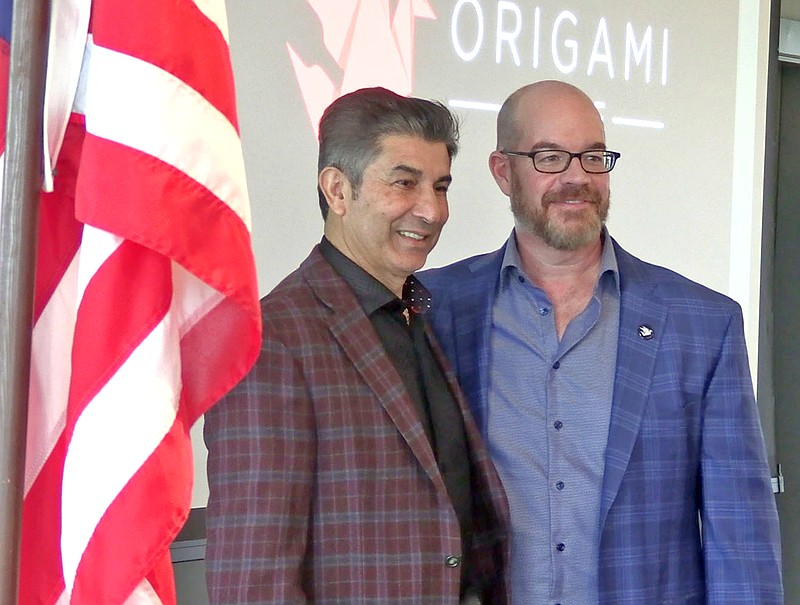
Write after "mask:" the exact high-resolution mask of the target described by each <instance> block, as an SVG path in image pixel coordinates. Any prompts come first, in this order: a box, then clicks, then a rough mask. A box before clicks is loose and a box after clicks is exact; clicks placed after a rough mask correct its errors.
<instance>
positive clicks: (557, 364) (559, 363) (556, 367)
mask: <svg viewBox="0 0 800 605" xmlns="http://www.w3.org/2000/svg"><path fill="white" fill-rule="evenodd" d="M560 367H561V362H560V361H557V362H555V363H554V364H553V369H554V370H557V369H558V368H560Z"/></svg>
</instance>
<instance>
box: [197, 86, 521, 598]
mask: <svg viewBox="0 0 800 605" xmlns="http://www.w3.org/2000/svg"><path fill="white" fill-rule="evenodd" d="M319 133H320V150H319V162H318V186H319V203H320V208H321V210H322V215H323V218H324V219H325V235H324V237H323V238H322V241H321V242H320V244H319V245H318V246H316V247H315V248H314V249H313V250H312V251H311V254H310V255H309V257H308V258H307V259H306V260H305V261H304V262H303V263H302V264H301V266H300V267H299V268H298V269H297V270H296V271H295V272H293V273H292V274H291V275H289V276H288V277H287V278H286V279H285V280H284V281H283V282H282V283H281V284H279V285H278V286H277V287H276V288H275V289H274V290H273V291H272V292H271V293H270V294H268V295H267V296H266V297H265V298H264V299H263V301H262V315H263V323H264V341H263V344H262V349H261V356H260V357H259V359H258V361H257V363H256V365H255V367H254V369H253V370H252V371H251V372H250V374H249V375H248V376H247V377H246V378H245V380H244V381H243V382H242V383H241V384H239V385H238V386H237V387H236V388H235V389H234V390H233V391H232V392H231V393H230V394H229V395H228V396H226V397H225V398H224V399H223V400H222V401H221V402H220V403H218V404H217V405H216V406H214V407H213V408H212V409H211V411H210V412H208V413H207V415H206V425H205V439H206V444H207V446H208V450H209V458H208V479H209V487H210V495H209V502H208V509H207V510H208V546H207V554H206V560H207V570H208V571H207V581H208V588H209V597H210V600H211V603H213V604H215V605H222V604H226V605H227V604H244V603H252V604H256V603H258V604H260V605H264V604H268V603H316V604H319V605H325V604H334V603H341V604H348V605H357V604H362V605H393V604H396V605H401V604H402V605H409V604H431V605H442V604H453V605H456V604H458V603H463V604H471V605H472V604H481V603H483V604H497V605H500V604H503V603H505V602H506V598H505V584H504V576H503V572H504V563H505V560H506V537H505V533H506V530H507V514H508V513H507V505H506V502H505V497H504V495H503V492H502V488H501V486H500V482H499V478H498V476H497V475H496V473H495V471H494V469H493V467H492V465H491V463H490V461H489V458H488V454H487V452H486V450H485V449H484V447H483V445H482V444H481V442H480V439H479V437H478V433H477V429H476V427H475V425H474V423H473V421H472V419H471V418H470V416H469V414H468V412H467V411H466V405H465V402H464V400H463V397H462V395H461V391H460V390H459V388H458V386H457V385H456V383H455V381H454V379H453V377H452V372H451V371H450V370H449V369H448V366H447V364H446V362H445V359H444V357H443V355H442V353H441V351H440V349H439V347H438V345H437V344H436V342H435V341H434V340H433V337H432V334H431V333H430V331H429V329H428V327H427V324H426V321H425V318H424V313H425V311H426V310H427V305H428V304H429V302H430V298H429V296H428V294H427V291H426V290H425V289H424V287H423V286H422V285H421V284H420V283H419V282H417V281H416V279H414V277H413V276H411V274H412V273H413V272H414V271H416V270H418V269H420V268H421V267H422V266H423V265H424V264H425V261H426V259H427V256H428V253H429V252H430V251H431V250H432V249H433V247H434V246H435V245H436V242H437V240H438V238H439V234H440V232H441V229H442V227H443V226H444V224H445V222H446V221H447V217H448V207H447V189H448V187H449V185H450V181H451V177H450V163H451V160H452V158H453V156H454V155H455V153H456V150H457V144H458V128H457V123H456V121H455V119H454V118H453V116H452V115H451V114H450V112H449V111H448V110H447V108H446V107H444V106H443V105H441V104H439V103H434V102H431V101H426V100H423V99H417V98H408V97H401V96H398V95H396V94H394V93H392V92H390V91H388V90H385V89H381V88H373V89H363V90H359V91H356V92H353V93H350V94H348V95H345V96H343V97H341V98H340V99H338V100H337V101H334V103H333V104H331V106H330V107H328V109H327V110H326V111H325V113H324V115H323V117H322V119H321V121H320V130H319Z"/></svg>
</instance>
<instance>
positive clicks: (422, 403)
mask: <svg viewBox="0 0 800 605" xmlns="http://www.w3.org/2000/svg"><path fill="white" fill-rule="evenodd" d="M319 249H320V252H321V253H322V255H323V256H324V257H325V260H327V261H328V262H329V263H330V264H331V266H332V267H333V268H334V270H335V271H336V272H337V273H338V274H339V275H340V276H341V277H342V279H344V280H345V281H346V282H347V284H348V285H349V286H350V288H351V289H352V290H353V293H354V294H355V296H356V298H357V299H358V302H359V304H360V305H361V308H362V309H363V310H364V313H366V315H367V317H368V318H369V320H370V322H371V323H372V326H373V327H374V328H375V332H376V333H377V334H378V338H379V339H380V341H381V343H382V344H383V346H384V349H385V350H386V354H387V355H388V356H389V358H390V359H391V361H392V363H393V365H394V367H395V369H396V370H397V373H398V374H399V375H400V378H401V379H402V381H403V384H404V385H405V387H406V390H407V391H408V394H409V396H410V397H411V399H412V401H413V402H414V404H415V405H416V407H417V410H418V411H419V415H420V418H421V419H422V424H423V425H424V427H425V433H426V435H427V436H428V440H429V441H430V444H431V448H432V449H433V452H434V455H435V456H436V461H437V463H438V465H439V470H440V472H441V473H442V477H443V479H444V483H445V486H446V488H447V492H448V495H449V496H450V501H451V503H452V505H453V508H454V509H455V512H456V515H457V516H458V520H459V525H460V527H461V536H462V545H463V552H464V555H465V556H466V553H467V545H468V543H469V537H470V535H471V533H472V532H471V527H472V522H471V519H472V495H471V490H470V464H469V450H468V447H467V442H466V436H465V434H464V423H463V420H462V417H461V411H460V410H459V408H458V404H457V403H456V400H455V397H454V396H453V393H452V392H451V391H450V387H449V385H448V383H447V379H446V378H445V376H444V372H443V370H442V368H441V367H440V366H439V363H438V362H437V360H436V357H435V355H434V353H433V350H432V349H431V345H430V342H429V341H428V336H427V334H426V330H425V319H424V311H425V309H424V308H422V309H417V312H414V311H411V310H410V308H409V307H410V305H409V304H408V303H407V302H404V301H403V300H401V299H399V298H397V296H395V295H394V294H393V293H392V292H391V291H390V290H389V289H388V288H387V287H386V286H384V285H383V284H382V283H381V282H379V281H378V280H377V279H375V278H374V277H372V276H371V275H370V274H369V273H367V272H366V271H365V270H364V269H362V268H361V267H360V266H359V265H357V264H356V263H354V262H353V261H352V260H350V259H349V258H347V257H346V256H345V255H344V254H342V252H341V251H339V250H338V249H337V248H336V247H335V246H334V245H333V244H331V243H330V241H329V240H328V239H327V238H325V237H323V238H322V241H321V242H320V246H319ZM411 284H413V285H414V286H415V289H416V290H417V291H419V290H422V291H423V292H424V287H422V285H421V284H420V283H419V282H418V281H417V280H416V278H414V277H413V276H409V281H407V282H406V286H407V288H406V289H408V286H409V285H411ZM415 308H416V306H415ZM468 569H469V565H468V561H467V560H466V557H465V560H464V565H463V566H462V586H463V585H464V583H465V582H466V581H468V578H469V574H468Z"/></svg>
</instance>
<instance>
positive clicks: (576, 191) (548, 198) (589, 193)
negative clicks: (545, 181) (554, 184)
mask: <svg viewBox="0 0 800 605" xmlns="http://www.w3.org/2000/svg"><path fill="white" fill-rule="evenodd" d="M567 200H586V201H587V202H590V203H592V204H594V205H595V206H599V205H600V202H601V200H602V196H601V195H600V191H598V190H597V188H595V187H591V186H590V185H564V186H563V187H562V188H561V189H559V190H558V191H548V192H547V193H545V194H544V195H543V196H542V201H543V202H544V203H545V205H549V204H557V203H559V202H565V201H567Z"/></svg>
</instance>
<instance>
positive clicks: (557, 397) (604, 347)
mask: <svg viewBox="0 0 800 605" xmlns="http://www.w3.org/2000/svg"><path fill="white" fill-rule="evenodd" d="M619 304H620V299H619V282H618V272H617V263H616V258H615V256H614V251H613V247H612V246H610V245H607V246H604V249H603V254H602V258H601V267H600V277H599V280H598V283H597V286H596V288H595V292H594V295H593V296H592V298H591V299H590V301H589V303H588V305H587V306H586V308H585V309H584V310H583V311H582V312H581V313H580V314H579V315H578V316H577V317H576V318H574V319H573V320H572V321H571V322H570V324H569V325H568V326H567V329H566V331H565V332H564V335H563V338H562V339H561V340H560V341H559V339H558V335H557V332H556V325H555V313H554V312H553V305H552V303H551V302H550V300H549V299H548V298H547V295H546V294H545V293H544V291H543V290H541V289H540V288H538V287H536V286H535V285H534V284H533V283H532V282H531V281H530V279H529V278H528V277H527V276H526V275H525V273H524V271H523V270H522V264H521V261H520V258H519V252H518V250H517V247H516V241H515V238H514V237H512V238H511V239H510V240H509V245H508V247H507V248H506V252H505V256H504V259H503V264H502V270H501V278H500V282H499V284H498V292H497V298H496V300H495V305H494V308H493V310H492V331H491V348H490V364H489V366H490V368H491V370H490V383H489V405H488V418H487V440H488V446H489V449H490V451H491V454H492V458H493V460H494V462H495V465H496V466H497V468H498V471H499V473H500V477H501V479H502V481H503V485H504V487H505V489H506V493H507V495H508V500H509V506H510V509H511V523H512V536H511V548H512V556H511V562H512V567H511V571H510V580H511V582H510V584H511V597H512V599H511V602H512V604H513V605H532V604H535V605H544V604H551V605H555V604H559V605H568V604H569V605H587V604H590V603H597V602H598V599H599V594H598V577H597V571H598V557H597V553H598V550H599V549H598V544H599V511H600V492H601V487H602V482H603V470H604V458H605V451H606V442H607V438H608V426H609V418H610V413H611V400H612V394H613V388H614V371H615V366H616V351H617V334H618V330H619Z"/></svg>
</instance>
